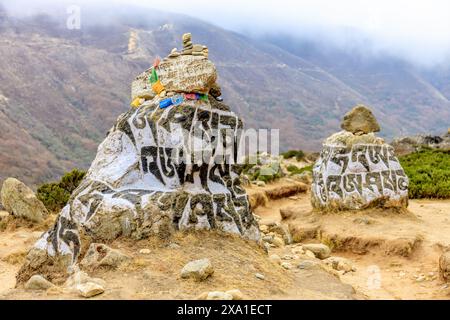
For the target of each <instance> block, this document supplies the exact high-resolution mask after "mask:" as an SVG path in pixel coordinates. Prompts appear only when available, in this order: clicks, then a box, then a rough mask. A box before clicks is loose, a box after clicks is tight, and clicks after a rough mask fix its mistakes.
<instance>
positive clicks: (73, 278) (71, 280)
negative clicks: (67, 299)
mask: <svg viewBox="0 0 450 320" xmlns="http://www.w3.org/2000/svg"><path fill="white" fill-rule="evenodd" d="M88 282H89V283H95V284H98V285H99V286H101V287H105V286H106V282H105V281H104V280H103V279H100V278H92V277H90V276H89V275H88V274H87V273H86V272H83V271H80V270H76V271H74V272H73V273H72V274H71V275H70V276H69V277H68V278H67V280H66V282H65V283H64V288H65V289H68V290H69V291H77V287H78V286H79V285H82V284H86V283H88Z"/></svg>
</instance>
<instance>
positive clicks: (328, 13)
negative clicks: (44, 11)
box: [5, 0, 450, 65]
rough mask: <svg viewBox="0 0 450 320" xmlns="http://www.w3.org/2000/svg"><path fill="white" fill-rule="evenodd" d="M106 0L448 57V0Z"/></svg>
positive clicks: (234, 26)
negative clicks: (363, 38) (365, 40)
mask: <svg viewBox="0 0 450 320" xmlns="http://www.w3.org/2000/svg"><path fill="white" fill-rule="evenodd" d="M7 2H8V1H7ZM7 2H6V4H5V5H7V6H8V4H7ZM24 2H26V3H27V4H29V7H36V6H42V8H44V7H45V6H44V5H43V3H44V1H43V2H39V1H38V2H36V1H31V0H30V1H25V0H21V1H20V3H21V4H20V5H19V4H17V7H16V9H17V8H20V10H22V11H24V10H25V9H24V8H26V7H27V6H26V5H25V6H24V5H23V3H24ZM96 2H101V1H96V0H90V1H85V0H78V1H77V0H73V1H69V3H73V4H80V5H81V9H82V7H83V5H84V4H83V3H91V4H92V3H96ZM111 2H114V3H115V4H118V5H121V6H126V5H127V4H136V5H142V6H146V7H150V8H156V9H158V10H163V11H171V12H177V13H183V14H187V15H190V16H193V17H196V18H199V19H202V20H206V21H208V22H211V23H213V24H216V25H219V26H221V27H224V28H226V29H230V30H234V31H237V32H241V33H246V34H252V35H256V36H258V35H264V34H267V33H270V34H276V33H278V32H282V33H286V34H290V35H294V36H299V37H306V38H320V39H322V40H324V41H327V42H330V43H333V44H336V45H339V46H342V47H345V48H350V49H352V48H353V47H354V46H356V45H355V43H356V42H357V41H355V37H354V35H355V33H357V34H360V35H361V36H363V37H365V38H366V39H369V40H370V43H372V45H371V46H370V48H363V49H364V50H370V51H372V52H385V53H389V54H393V55H397V56H400V57H403V58H406V59H409V60H410V61H413V62H416V63H419V64H423V65H434V64H437V63H440V62H442V61H444V60H450V58H449V57H450V1H448V0H447V1H445V0H420V1H413V0H409V1H407V0H373V1H367V0H335V1H333V0H314V1H313V0H240V1H239V0H189V1H188V0H160V1H154V0H113V1H109V2H108V3H111ZM14 3H17V2H16V1H14ZM45 3H46V4H47V5H48V4H49V3H52V1H48V0H47V1H45ZM53 3H61V1H57V0H55V1H53ZM103 3H106V2H103ZM364 43H366V42H364Z"/></svg>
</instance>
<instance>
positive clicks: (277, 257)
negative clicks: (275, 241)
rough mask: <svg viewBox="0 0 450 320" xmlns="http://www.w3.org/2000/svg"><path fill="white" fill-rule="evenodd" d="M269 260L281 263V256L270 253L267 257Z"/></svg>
mask: <svg viewBox="0 0 450 320" xmlns="http://www.w3.org/2000/svg"><path fill="white" fill-rule="evenodd" d="M269 260H270V261H272V262H274V263H276V264H281V258H280V256H279V255H277V254H272V255H271V256H270V257H269Z"/></svg>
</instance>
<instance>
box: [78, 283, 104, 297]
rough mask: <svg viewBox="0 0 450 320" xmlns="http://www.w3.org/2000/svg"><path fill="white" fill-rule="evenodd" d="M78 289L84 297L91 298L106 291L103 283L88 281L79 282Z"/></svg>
mask: <svg viewBox="0 0 450 320" xmlns="http://www.w3.org/2000/svg"><path fill="white" fill-rule="evenodd" d="M77 290H78V293H79V294H80V296H82V297H84V298H91V297H94V296H98V295H99V294H102V293H103V292H105V289H104V288H103V287H102V286H101V285H98V284H96V283H93V282H86V283H83V284H79V285H77Z"/></svg>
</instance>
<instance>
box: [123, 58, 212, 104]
mask: <svg viewBox="0 0 450 320" xmlns="http://www.w3.org/2000/svg"><path fill="white" fill-rule="evenodd" d="M191 53H192V49H191V50H184V51H183V52H182V54H181V55H179V56H174V55H172V56H171V59H168V60H166V61H162V62H161V63H160V65H159V67H158V68H157V73H158V76H159V80H160V81H161V84H162V85H163V86H164V89H165V90H166V91H167V92H180V93H191V92H197V93H204V94H207V93H208V92H209V90H210V89H211V88H212V87H213V86H215V83H216V80H217V71H216V68H215V66H214V64H213V63H212V62H211V61H210V60H208V59H207V58H206V57H205V56H204V55H200V56H193V55H191ZM151 72H152V71H151V69H149V70H147V71H145V72H144V73H142V74H140V75H139V76H137V78H136V79H135V81H133V84H132V89H131V96H132V99H134V98H136V97H145V98H146V99H147V100H150V99H153V97H155V93H154V92H153V90H152V87H151V85H150V84H149V82H148V77H149V76H150V74H151Z"/></svg>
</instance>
